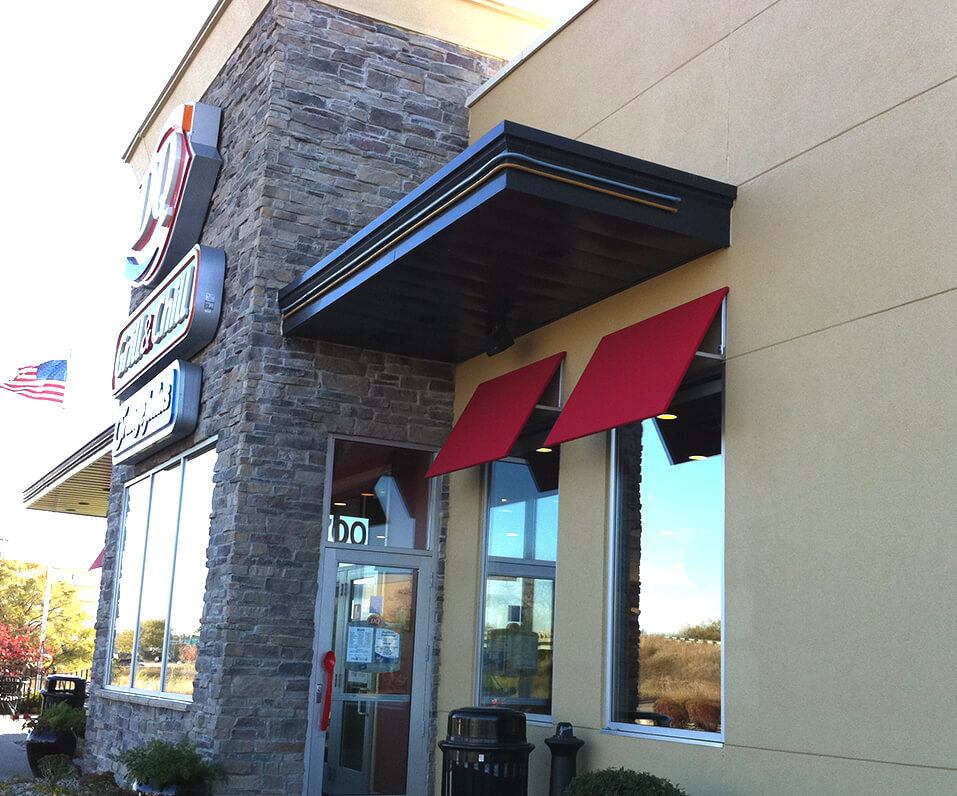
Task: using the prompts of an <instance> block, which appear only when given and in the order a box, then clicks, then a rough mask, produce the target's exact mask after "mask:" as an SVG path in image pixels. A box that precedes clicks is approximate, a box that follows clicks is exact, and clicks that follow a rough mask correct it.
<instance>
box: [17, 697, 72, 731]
mask: <svg viewBox="0 0 957 796" xmlns="http://www.w3.org/2000/svg"><path fill="white" fill-rule="evenodd" d="M23 726H24V727H25V728H27V729H28V730H35V731H36V732H72V733H73V734H74V735H75V736H76V737H77V738H82V737H84V736H85V735H86V711H85V710H83V708H75V707H72V706H70V705H68V704H67V703H66V702H60V703H58V704H56V705H50V707H48V708H47V709H46V710H44V711H43V712H42V713H41V714H40V715H39V716H35V717H34V718H32V719H27V721H25V722H23Z"/></svg>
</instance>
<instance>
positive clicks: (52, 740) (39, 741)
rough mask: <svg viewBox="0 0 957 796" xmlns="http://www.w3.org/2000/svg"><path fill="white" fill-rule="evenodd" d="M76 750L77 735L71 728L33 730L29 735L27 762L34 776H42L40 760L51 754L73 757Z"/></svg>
mask: <svg viewBox="0 0 957 796" xmlns="http://www.w3.org/2000/svg"><path fill="white" fill-rule="evenodd" d="M75 751H76V736H75V735H74V734H73V733H72V732H70V731H69V730H66V731H63V732H59V731H56V732H31V733H30V734H29V735H28V736H27V762H28V763H29V764H30V771H32V772H33V776H34V777H40V776H42V773H41V772H40V761H41V760H42V759H43V758H44V757H47V756H49V755H66V756H67V757H73V753H74V752H75Z"/></svg>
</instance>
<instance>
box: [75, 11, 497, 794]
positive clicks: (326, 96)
mask: <svg viewBox="0 0 957 796" xmlns="http://www.w3.org/2000/svg"><path fill="white" fill-rule="evenodd" d="M498 66H499V62H497V61H495V60H494V59H491V58H489V57H486V56H482V55H479V54H477V53H474V52H471V51H468V50H464V49H462V48H459V47H456V46H454V45H449V44H446V43H444V42H440V41H436V40H433V39H430V38H427V37H424V36H420V35H418V34H414V33H410V32H407V31H403V30H398V29H396V28H393V27H390V26H388V25H384V24H381V23H378V22H375V21H372V20H368V19H365V18H362V17H358V16H355V15H353V14H350V13H346V12H343V11H340V10H336V9H332V8H329V7H326V6H323V5H320V4H318V3H313V2H302V1H300V0H277V2H274V3H272V4H271V5H270V6H269V7H268V8H267V9H266V11H265V12H264V14H263V16H262V17H261V18H260V19H259V20H258V22H257V23H256V24H255V25H254V26H253V28H252V29H251V30H250V31H249V33H248V34H247V36H246V37H245V39H244V41H243V42H242V44H241V46H240V47H239V48H237V50H236V51H235V52H234V53H233V54H232V56H231V57H230V59H229V61H228V62H227V64H226V66H225V67H224V69H223V71H222V72H221V74H220V75H219V77H218V78H217V79H216V81H215V82H214V84H213V85H212V87H211V88H210V89H209V91H208V92H207V94H206V95H205V96H204V97H203V98H202V99H203V100H204V101H206V102H209V103H211V104H214V105H219V106H220V107H221V108H222V110H223V121H222V129H221V134H220V152H221V153H222V155H223V160H224V163H223V167H222V170H221V172H220V176H219V180H218V182H217V187H216V191H215V193H214V196H213V201H212V207H211V210H210V213H209V217H208V219H207V222H206V226H205V229H204V231H203V234H202V242H203V243H205V244H207V245H210V246H216V247H220V248H222V249H224V250H225V252H226V257H227V260H226V263H227V268H226V284H225V293H224V300H223V313H222V319H221V321H220V325H219V329H218V332H217V336H216V339H215V341H214V342H213V343H212V344H210V345H209V346H208V347H207V348H206V349H205V350H204V351H203V352H201V353H200V355H198V356H197V357H195V358H194V359H193V361H194V362H197V363H198V364H201V365H202V366H203V371H204V383H203V393H202V404H201V410H200V421H199V427H198V429H197V431H196V433H195V434H194V435H193V436H192V437H190V438H189V439H187V440H183V441H182V442H180V443H177V444H176V445H174V446H172V447H170V448H168V449H167V450H165V451H163V452H161V453H159V454H156V455H155V456H154V457H152V458H151V459H149V460H147V461H145V462H142V463H140V464H138V465H135V466H118V467H116V468H114V473H113V483H112V492H111V502H110V512H109V516H108V531H107V554H106V557H105V560H104V567H103V581H102V593H101V601H100V608H99V613H98V617H97V647H96V655H95V660H94V672H93V695H92V698H91V701H90V720H89V728H88V740H87V753H86V754H87V757H86V759H85V761H84V763H85V767H86V768H87V769H89V770H92V769H99V770H103V769H109V768H113V769H117V768H118V766H117V765H116V764H115V763H113V762H112V761H111V760H110V758H109V754H110V753H111V752H112V751H115V750H117V749H121V748H127V747H130V746H133V745H136V744H138V743H141V742H143V741H145V740H146V739H148V738H152V737H161V738H165V739H167V740H172V741H175V740H178V739H179V738H181V737H182V736H183V735H184V734H186V735H189V736H190V738H191V739H192V740H193V741H194V742H195V743H197V744H198V745H199V746H200V747H201V748H203V749H205V750H207V751H208V753H209V754H210V755H212V756H214V757H215V758H216V759H218V760H220V761H222V762H223V763H224V764H225V766H226V768H227V770H228V772H229V779H228V780H227V782H226V783H224V784H222V785H220V786H218V788H217V792H221V793H231V794H253V793H255V794H293V793H299V792H300V791H301V788H302V778H303V774H304V748H305V738H306V728H307V716H308V712H309V708H310V694H309V677H310V672H311V670H312V666H313V658H312V644H313V631H314V627H313V614H314V608H315V600H316V585H317V572H318V565H319V547H320V541H321V538H322V534H323V531H324V528H325V522H324V518H323V489H324V481H325V475H326V473H325V469H326V467H325V466H326V454H327V448H328V444H329V438H330V435H331V434H347V435H357V436H363V437H370V438H374V439H380V440H388V441H396V442H414V443H422V444H431V445H436V446H438V445H440V444H441V442H442V441H443V440H444V436H445V434H446V433H447V431H448V428H449V427H450V424H451V416H452V395H453V373H452V369H451V367H450V366H447V365H443V364H438V363H434V362H427V361H421V360H413V359H408V358H403V357H400V356H395V355H391V354H384V353H381V352H377V351H369V350H359V349H352V348H346V347H342V346H335V345H328V344H325V343H321V342H316V341H312V340H305V339H295V338H284V337H282V335H281V329H280V316H279V311H278V306H277V291H278V290H279V288H281V287H283V286H284V285H286V284H287V283H288V282H290V281H291V280H292V279H294V278H295V277H296V276H298V275H300V274H301V273H302V272H303V271H304V270H305V269H306V268H307V267H309V266H312V265H314V264H315V263H316V262H317V261H318V260H319V259H320V258H321V257H322V256H323V255H325V254H327V253H328V252H330V251H331V250H332V249H333V248H335V246H337V245H338V244H340V243H341V242H343V241H344V240H345V239H346V238H347V237H348V236H349V235H351V234H353V233H354V232H356V231H357V230H358V229H360V228H361V227H362V226H363V225H364V224H366V223H368V222H369V221H371V220H373V219H374V218H375V217H376V216H377V215H378V214H379V213H380V212H381V211H383V210H385V209H386V208H388V207H390V206H391V205H392V204H394V203H395V202H396V201H397V200H398V199H400V198H402V197H403V196H404V195H405V194H406V193H408V192H409V191H410V190H411V189H412V188H413V187H414V186H416V185H417V184H419V183H420V182H422V181H423V180H424V179H425V178H427V177H428V176H430V175H431V174H432V173H434V172H435V171H436V170H437V169H438V168H440V167H441V166H442V165H443V164H444V163H446V162H447V161H448V160H449V159H451V157H452V156H454V155H455V154H456V153H458V152H459V151H460V150H461V149H463V148H464V147H465V145H466V143H467V114H466V111H465V108H464V101H465V98H466V97H467V96H468V94H469V93H471V91H473V90H474V89H475V88H476V87H477V86H478V85H479V84H480V83H481V82H482V80H484V79H485V78H486V77H488V76H489V74H491V72H492V71H493V70H494V69H495V68H497V67H498ZM141 299H142V295H141V294H136V295H134V301H139V300H141ZM213 436H216V437H217V442H216V449H217V454H218V455H217V464H216V475H215V489H214V493H213V511H212V520H211V532H210V545H209V550H208V566H209V572H208V578H207V582H206V601H205V606H204V611H203V621H202V630H201V637H200V647H199V655H198V659H197V668H198V674H197V680H196V683H195V691H194V696H193V701H192V703H191V704H188V705H186V706H185V707H184V706H182V705H180V706H175V705H172V704H170V703H169V702H167V701H163V700H152V701H151V700H144V699H134V698H129V697H127V698H125V699H124V698H117V697H116V696H115V695H113V694H106V693H104V692H103V690H102V688H101V684H102V683H103V682H104V681H105V677H106V667H107V660H106V648H107V642H108V634H109V621H110V617H109V603H110V595H111V594H112V590H113V585H114V581H115V578H116V566H117V558H118V555H117V552H118V551H117V542H118V539H119V537H120V532H121V523H122V517H121V503H122V493H123V485H124V484H125V483H126V482H127V481H128V480H129V479H130V478H132V477H134V476H136V475H138V474H140V473H144V472H146V471H148V470H150V469H151V468H153V467H155V466H157V465H159V464H161V463H162V462H164V461H166V460H168V459H169V458H171V457H173V456H176V455H177V454H179V453H181V452H182V451H184V450H187V449H188V448H190V447H192V446H194V445H196V444H198V443H200V442H202V441H203V440H206V439H209V438H211V437H213ZM410 787H411V791H410V792H419V791H420V790H423V791H424V783H419V784H411V785H410Z"/></svg>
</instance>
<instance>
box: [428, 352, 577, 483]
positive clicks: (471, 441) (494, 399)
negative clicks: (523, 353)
mask: <svg viewBox="0 0 957 796" xmlns="http://www.w3.org/2000/svg"><path fill="white" fill-rule="evenodd" d="M564 358H565V352H564V351H562V352H561V353H560V354H555V355H553V356H550V357H548V358H547V359H542V360H539V361H538V362H535V363H533V364H531V365H526V366H525V367H523V368H519V369H518V370H513V371H511V372H510V373H506V374H504V375H502V376H498V377H497V378H494V379H490V380H489V381H486V382H483V383H482V384H480V385H479V386H478V387H476V389H475V393H474V394H473V395H472V398H471V400H470V401H469V402H468V406H466V407H465V411H464V412H462V415H461V417H459V419H458V422H457V423H456V424H455V427H454V428H453V429H452V433H451V434H449V438H448V439H447V440H446V442H445V445H443V446H442V450H440V451H439V455H438V456H436V457H435V461H434V462H433V463H432V467H431V468H429V471H428V472H427V473H426V478H433V477H434V476H437V475H444V474H445V473H451V472H453V471H454V470H461V469H463V468H465V467H471V466H472V465H474V464H484V463H485V462H492V461H495V460H496V459H501V458H503V457H505V456H508V454H509V451H510V450H511V449H512V446H513V445H514V444H515V441H516V440H517V439H518V436H519V434H521V433H522V429H523V428H524V427H525V424H526V423H527V422H528V418H529V417H530V416H531V414H532V410H533V409H534V408H535V404H536V403H538V401H539V399H540V398H541V397H542V393H544V392H545V388H546V387H547V386H548V383H549V382H550V381H551V380H552V377H553V376H554V375H555V371H556V370H558V366H559V365H560V364H561V362H562V360H563V359H564Z"/></svg>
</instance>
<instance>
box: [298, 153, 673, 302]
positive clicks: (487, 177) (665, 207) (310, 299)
mask: <svg viewBox="0 0 957 796" xmlns="http://www.w3.org/2000/svg"><path fill="white" fill-rule="evenodd" d="M504 169H517V170H518V171H525V172H528V173H529V174H534V175H536V176H538V177H546V178H548V179H551V180H557V181H558V182H562V183H565V184H566V185H574V186H575V187H577V188H585V189H587V190H589V191H596V192H597V193H602V194H605V195H607V196H613V197H615V198H616V199H626V200H628V201H629V202H635V203H636V204H640V205H646V206H648V207H653V208H655V209H656V210H664V211H666V212H668V213H677V212H678V208H677V207H671V206H669V205H664V204H660V203H659V202H652V201H650V200H648V199H641V198H639V197H637V196H631V195H630V194H626V193H621V192H619V191H612V190H611V189H609V188H599V187H598V186H597V185H591V184H589V183H587V182H581V181H580V180H573V179H571V178H570V177H560V176H558V175H557V174H551V173H549V172H547V171H541V170H539V169H533V168H531V167H530V166H522V165H520V164H518V163H500V164H499V165H498V166H496V167H495V168H493V169H492V170H491V171H489V172H488V174H486V175H484V176H482V177H480V178H479V179H478V180H476V181H475V182H474V183H472V184H471V185H469V186H468V187H467V188H466V189H465V190H463V191H462V192H461V193H459V194H456V195H455V196H453V197H451V198H450V199H447V200H446V201H445V202H443V203H442V204H441V205H439V206H438V207H437V208H435V209H434V210H432V211H431V212H429V213H428V214H427V215H425V216H424V217H422V218H420V219H419V220H418V221H416V222H415V223H414V224H413V225H412V226H411V227H409V228H408V229H406V230H403V231H402V232H400V233H398V234H397V235H396V236H395V237H391V238H390V239H389V240H388V241H385V242H383V243H382V244H380V245H379V246H377V247H376V249H375V250H374V251H373V252H372V253H371V254H367V255H366V256H365V257H363V258H362V260H360V261H359V262H358V263H356V264H354V265H353V266H351V267H350V268H349V271H348V273H345V274H341V275H340V276H338V277H336V278H335V279H334V280H333V281H332V282H330V283H329V284H328V285H324V286H323V287H322V288H321V289H316V290H315V291H312V292H310V293H309V294H307V295H305V296H303V297H302V298H301V299H299V301H298V302H297V303H296V304H295V305H294V306H293V307H292V308H291V309H289V310H287V311H286V312H284V313H283V315H282V318H283V320H286V319H287V318H289V317H291V316H293V315H295V314H296V313H297V312H299V311H300V310H301V309H303V308H304V307H305V306H307V305H308V304H311V303H312V302H313V301H315V300H316V298H318V296H319V295H322V294H325V293H328V292H329V291H330V290H334V289H335V288H337V287H338V286H339V285H341V284H342V283H343V282H344V281H346V280H347V279H349V278H350V277H351V276H352V274H353V273H355V271H357V270H360V269H362V268H363V267H364V266H365V265H367V264H368V263H369V262H371V261H372V260H374V259H375V258H376V257H378V256H379V255H380V254H381V253H382V251H383V250H384V249H386V248H388V247H390V246H394V245H396V244H397V243H400V242H401V241H403V240H404V239H405V238H407V237H408V236H409V235H411V234H412V233H413V232H415V231H416V230H417V229H419V228H420V227H422V226H423V225H425V224H427V223H428V222H429V221H431V220H432V219H433V218H435V217H436V216H437V215H439V214H440V213H443V212H444V211H445V210H447V209H448V208H449V207H451V206H452V205H454V204H455V203H456V202H458V201H460V200H462V199H464V198H465V197H466V196H468V195H469V194H470V193H472V191H474V190H475V189H476V188H479V187H480V186H482V185H484V184H485V183H486V182H488V181H489V180H490V179H492V177H494V176H495V175H496V174H498V173H499V172H500V171H503V170H504Z"/></svg>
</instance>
